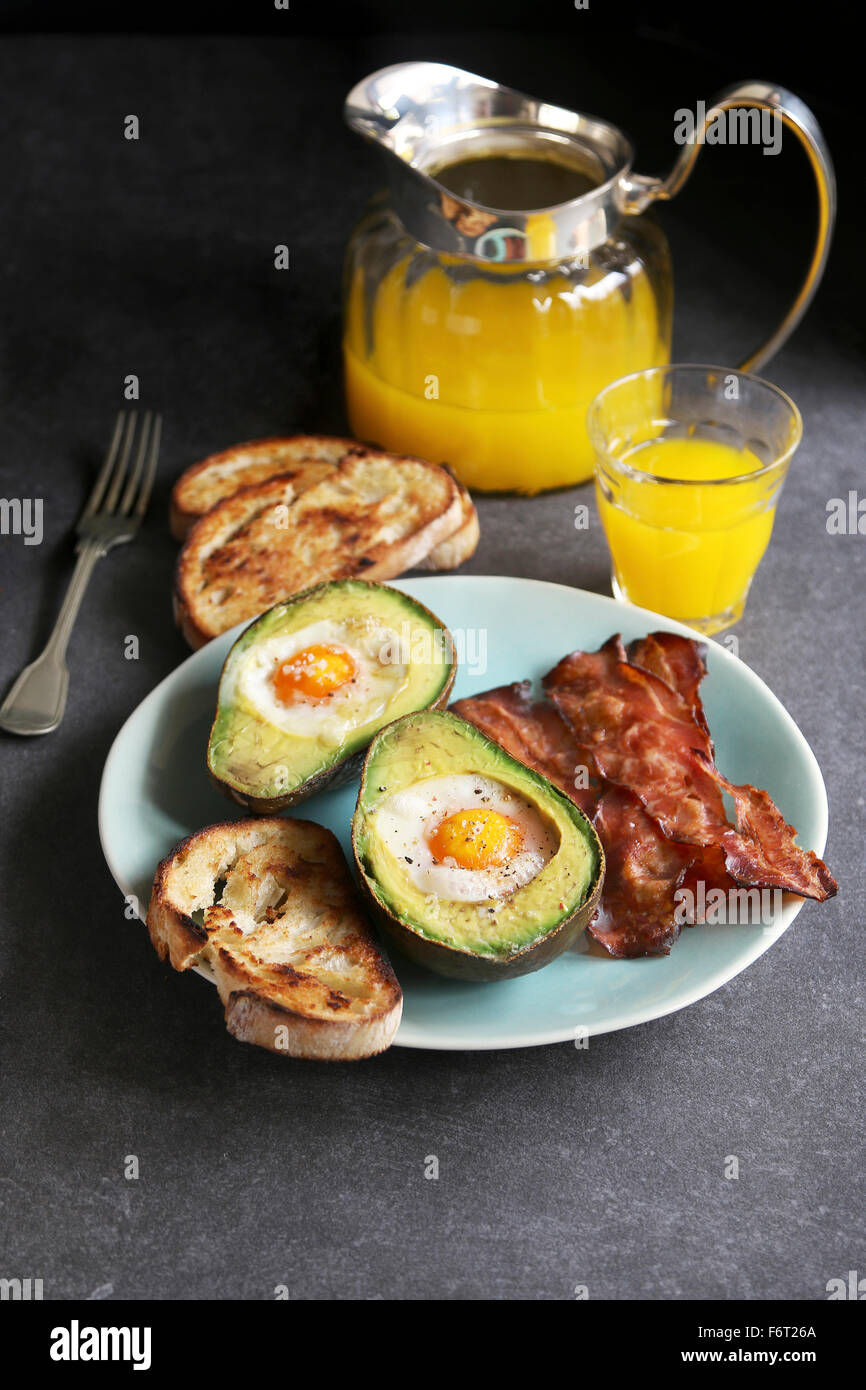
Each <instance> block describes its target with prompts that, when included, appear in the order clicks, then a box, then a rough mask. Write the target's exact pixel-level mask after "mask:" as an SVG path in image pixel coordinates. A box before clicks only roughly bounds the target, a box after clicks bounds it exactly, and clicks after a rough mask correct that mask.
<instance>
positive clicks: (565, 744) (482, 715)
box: [451, 681, 602, 818]
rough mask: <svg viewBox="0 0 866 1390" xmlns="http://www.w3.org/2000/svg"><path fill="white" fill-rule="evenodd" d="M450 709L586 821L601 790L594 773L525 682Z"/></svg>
mask: <svg viewBox="0 0 866 1390" xmlns="http://www.w3.org/2000/svg"><path fill="white" fill-rule="evenodd" d="M451 709H452V710H453V712H454V713H455V714H459V715H462V717H463V718H464V719H468V721H469V723H470V724H474V725H475V727H476V728H477V729H480V730H481V732H482V733H483V734H486V735H487V737H488V738H492V739H493V741H494V743H498V744H499V746H500V748H504V749H505V751H506V753H510V754H511V756H512V758H516V759H517V761H518V762H521V763H526V765H527V767H532V768H534V769H535V771H536V772H540V773H541V775H542V776H543V777H546V778H547V780H548V781H549V782H552V783H553V785H554V786H555V787H559V789H560V791H563V792H565V794H566V796H569V797H571V800H572V801H573V802H574V803H575V805H577V806H579V807H580V809H581V811H583V813H584V815H585V816H589V817H590V818H591V817H592V815H593V813H594V811H595V808H596V805H597V803H598V798H599V796H600V795H601V791H602V781H601V778H600V777H599V775H598V770H597V768H596V767H595V764H594V762H592V760H591V759H589V760H587V757H585V756H581V751H580V749H579V747H578V745H577V742H576V740H575V737H574V734H573V733H572V731H571V729H570V728H569V727H568V725H567V724H566V722H565V720H564V719H563V718H562V716H561V715H560V714H559V713H558V711H557V710H556V709H554V707H553V705H551V704H550V703H549V702H548V701H547V700H533V698H532V687H531V684H530V682H529V681H515V682H514V684H513V685H501V686H499V687H498V688H497V689H495V690H486V691H485V692H484V694H483V695H472V696H468V697H467V698H466V699H463V700H455V702H454V704H453V705H452V706H451ZM584 782H585V783H586V785H585V786H584V785H583V783H584Z"/></svg>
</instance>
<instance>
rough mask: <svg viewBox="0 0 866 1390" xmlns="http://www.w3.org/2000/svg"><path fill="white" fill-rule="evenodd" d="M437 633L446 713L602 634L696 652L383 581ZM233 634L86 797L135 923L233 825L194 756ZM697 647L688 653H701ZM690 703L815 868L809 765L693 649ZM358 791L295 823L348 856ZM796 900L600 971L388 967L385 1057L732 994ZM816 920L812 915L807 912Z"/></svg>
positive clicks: (634, 622)
mask: <svg viewBox="0 0 866 1390" xmlns="http://www.w3.org/2000/svg"><path fill="white" fill-rule="evenodd" d="M393 587H395V588H399V589H402V590H404V591H405V592H406V593H408V594H410V595H411V596H412V597H414V598H416V599H418V600H420V602H422V603H424V604H426V605H427V607H429V608H430V609H432V611H433V612H434V613H435V614H436V615H437V616H438V617H439V618H441V619H442V621H443V622H444V623H445V624H446V625H447V626H448V627H449V628H450V629H451V632H452V633H453V635H454V638H455V642H456V646H457V652H458V657H459V660H460V664H459V668H458V674H457V680H456V683H455V686H454V690H453V693H452V699H458V698H461V697H463V696H469V695H476V694H480V693H481V692H482V691H484V690H488V689H490V688H491V687H493V686H497V685H502V684H504V683H506V682H510V681H514V680H520V679H524V678H528V677H532V678H533V679H534V680H538V679H539V678H540V677H541V676H542V675H543V674H544V672H546V671H548V670H549V669H550V668H551V667H552V666H553V665H555V663H556V662H557V661H559V659H560V658H561V657H562V656H563V655H564V654H565V653H566V652H569V651H571V650H572V649H574V648H577V647H580V648H583V649H586V650H592V649H594V648H596V647H598V646H600V645H601V644H602V643H603V642H605V641H606V640H607V639H608V638H609V637H610V636H611V634H612V633H614V632H621V633H622V634H623V637H624V639H625V640H626V641H630V640H631V639H632V638H635V637H640V636H643V635H644V634H645V633H647V632H651V631H654V630H657V629H659V628H664V629H667V630H668V631H672V632H680V633H683V634H685V635H686V636H689V637H699V634H697V633H694V632H693V631H692V630H691V629H689V628H687V627H684V626H683V625H682V624H681V623H676V622H674V621H672V620H671V619H668V618H661V617H659V616H658V615H657V614H653V613H649V612H647V611H646V610H645V609H641V608H635V607H633V606H631V605H630V604H627V603H622V602H618V601H616V600H614V599H611V598H606V597H604V596H602V595H600V594H593V593H587V592H585V591H583V590H580V589H571V588H567V587H565V586H563V585H558V584H549V583H545V582H543V581H540V580H531V579H515V578H506V577H500V576H474V575H471V576H470V575H440V576H434V577H426V578H421V579H406V580H396V581H395V582H394V585H393ZM244 626H245V624H241V625H240V626H239V627H238V628H235V629H233V630H232V631H231V632H226V633H224V634H223V635H222V636H220V637H218V638H216V639H215V640H214V641H212V642H210V643H208V645H207V646H205V647H204V648H202V650H201V651H198V652H195V653H194V654H193V655H192V656H190V657H188V658H187V660H186V661H184V662H183V663H182V664H181V665H180V666H179V667H178V668H177V670H175V671H173V672H172V673H171V674H170V675H169V676H167V677H166V678H165V680H163V681H162V682H161V683H160V684H159V685H158V686H157V687H156V688H155V689H154V690H152V691H151V693H150V694H149V695H148V696H147V697H146V698H145V699H144V700H143V701H142V702H141V704H140V705H139V706H138V708H137V709H136V710H135V711H134V712H133V713H132V714H131V715H130V717H129V719H127V721H126V723H125V724H124V725H123V728H122V729H121V730H120V732H119V734H118V735H117V737H116V739H115V740H114V743H113V745H112V747H111V750H110V752H109V755H108V758H107V760H106V763H105V768H104V771H103V775H102V784H101V788H100V795H99V834H100V840H101V843H102V849H103V853H104V855H105V858H106V861H107V863H108V867H109V869H110V870H111V873H112V875H113V877H114V880H115V882H116V883H117V885H118V887H119V888H120V890H121V892H122V893H123V894H124V896H126V897H127V898H128V899H129V900H130V901H132V902H133V903H134V905H135V907H136V910H137V911H138V915H139V916H140V917H141V918H142V919H143V918H144V917H145V915H146V913H147V904H148V899H149V895H150V887H151V882H152V879H153V872H154V869H155V867H156V865H157V863H158V862H159V861H160V860H161V859H162V858H163V857H164V856H165V855H166V854H168V853H169V851H170V850H171V849H172V848H173V847H174V846H175V845H176V844H177V843H178V841H179V840H181V839H183V838H184V837H185V836H187V835H189V834H191V833H192V832H193V831H195V830H199V829H200V828H201V827H203V826H206V825H209V824H212V823H213V822H215V821H224V820H239V819H241V818H242V817H243V815H244V812H243V810H242V808H241V807H239V806H236V805H233V804H231V803H230V802H229V801H227V800H226V799H225V798H224V797H223V796H222V795H221V794H220V792H219V791H218V789H217V788H216V787H215V786H214V785H213V784H212V783H211V782H210V780H209V778H208V775H207V772H206V770H205V750H206V747H207V739H208V732H209V729H210V724H211V721H212V719H213V713H214V708H215V703H216V691H217V684H218V681H219V675H220V670H221V668H222V664H223V661H224V660H225V657H226V654H227V653H228V650H229V648H230V646H231V645H232V643H233V641H234V640H235V638H236V637H237V636H238V634H239V632H241V631H242V630H243V627H244ZM701 640H703V639H701ZM707 646H708V658H707V662H708V669H709V674H708V676H707V678H706V680H705V682H704V685H703V687H702V692H701V693H702V696H703V699H704V705H705V708H706V712H707V717H708V720H709V724H710V728H711V729H712V731H713V737H714V740H715V746H716V758H717V762H718V765H719V767H720V768H721V769H722V771H723V772H724V773H725V774H726V776H727V777H728V778H730V779H731V780H732V781H733V782H750V783H753V784H754V785H756V786H759V787H765V788H766V789H767V791H769V793H770V795H771V796H772V797H773V799H774V801H775V802H776V804H777V805H778V807H779V809H780V810H781V812H782V813H783V815H784V816H785V819H786V820H787V821H789V822H790V823H791V824H793V825H795V826H796V827H797V830H798V832H799V834H798V839H799V842H800V844H801V845H803V846H804V847H806V848H808V849H812V850H814V851H815V852H816V853H817V854H821V853H822V852H823V849H824V844H825V841H826V837H827V796H826V792H825V789H824V783H823V779H822V777H821V772H820V769H819V767H818V764H817V762H816V760H815V756H814V754H813V753H812V750H811V749H810V747H809V745H808V744H807V742H806V740H805V739H804V737H803V735H802V734H801V733H800V730H799V729H798V728H797V725H796V724H795V723H794V721H793V719H792V718H791V716H790V715H789V714H788V713H787V711H786V710H785V709H784V707H783V706H782V705H781V704H780V702H779V701H778V700H777V699H776V697H775V696H774V695H773V694H772V693H771V691H770V690H768V688H767V686H766V685H764V683H763V681H761V680H760V679H759V678H758V676H756V675H755V674H754V672H753V671H751V670H750V669H749V668H748V666H746V665H745V664H744V663H743V662H742V661H740V660H739V659H738V658H737V657H735V656H734V655H733V654H732V653H731V652H729V651H728V650H727V649H726V648H724V647H722V646H720V645H718V644H717V643H714V642H708V643H707ZM356 795H357V783H356V782H353V783H352V784H351V785H349V786H345V787H342V788H340V789H338V790H330V791H326V792H323V793H321V794H319V795H318V796H315V797H311V798H310V800H308V801H305V802H303V803H302V804H301V805H300V806H298V807H297V808H296V812H297V814H298V815H299V816H301V817H302V818H303V819H306V820H314V821H318V822H320V823H321V824H323V825H325V826H327V827H328V828H329V829H331V830H333V831H334V833H335V834H336V835H337V837H338V838H339V840H340V841H341V843H342V845H343V848H344V849H345V850H346V852H347V853H348V854H349V855H351V849H350V843H349V830H350V823H351V818H352V812H353V809H354V805H355V799H356ZM802 905H803V904H802V900H801V899H798V898H793V897H792V896H790V895H787V894H786V895H785V898H784V901H783V906H782V907H781V909H780V910H779V911H778V912H776V913H775V915H774V916H773V917H772V919H771V920H770V921H769V923H768V924H766V925H747V924H737V925H731V924H728V925H724V926H722V925H718V926H715V925H713V926H711V925H704V926H700V927H696V928H693V929H689V930H685V931H684V932H683V934H682V936H681V937H680V940H679V941H678V942H677V943H676V945H675V946H674V948H673V950H672V952H671V954H670V955H669V956H662V957H651V958H644V959H639V960H614V959H612V958H610V957H608V956H606V955H604V954H602V953H601V952H600V948H598V947H594V946H593V945H592V944H591V943H590V942H589V940H588V939H587V938H586V937H585V936H584V937H582V938H581V941H580V943H579V945H578V946H577V947H576V948H574V949H572V950H571V951H569V952H566V953H565V954H564V955H562V956H560V957H559V958H558V959H556V960H554V961H553V962H552V963H551V964H549V965H548V966H546V967H545V968H544V969H543V970H539V971H538V972H537V973H535V974H532V975H528V976H525V977H523V978H520V979H515V980H506V981H500V982H496V983H494V984H490V983H469V982H466V981H453V980H448V979H443V978H441V977H439V976H437V975H433V974H429V973H427V972H426V971H424V970H422V969H421V968H420V967H418V966H415V965H412V964H410V963H409V962H408V961H405V960H403V959H402V958H400V957H397V956H394V958H393V963H394V966H395V969H396V971H397V974H398V977H399V979H400V983H401V985H402V987H403V992H404V1007H403V1018H402V1022H401V1024H400V1028H399V1031H398V1033H397V1036H396V1039H395V1045H397V1046H403V1047H419V1048H430V1049H441V1050H449V1051H457V1050H483V1049H490V1048H511V1047H533V1046H537V1045H539V1044H543V1043H554V1042H565V1041H574V1040H576V1039H583V1038H586V1037H589V1036H592V1035H593V1034H598V1033H607V1032H611V1031H613V1030H615V1029H619V1028H628V1027H632V1026H633V1025H634V1024H638V1023H646V1022H648V1021H649V1020H650V1019H654V1018H661V1017H663V1016H664V1015H665V1014H670V1013H673V1012H675V1011H676V1010H678V1009H682V1008H685V1007H686V1006H687V1005H689V1004H693V1003H695V1002H696V1001H697V1000H699V999H702V998H704V997H705V996H706V995H708V994H710V993H712V991H713V990H715V989H718V988H719V987H720V986H721V985H723V984H725V983H726V982H727V981H728V980H731V979H733V977H734V976H736V975H738V974H739V973H740V971H742V970H744V969H745V968H746V966H748V965H750V964H751V962H752V961H754V960H756V959H757V958H758V956H760V955H762V954H763V953H764V951H766V950H767V949H768V948H769V947H770V946H771V945H772V944H773V942H774V941H776V940H778V938H779V937H780V936H781V935H782V933H783V932H784V931H786V930H787V928H788V927H789V926H790V925H791V923H792V922H793V920H794V918H795V917H796V915H797V913H798V912H799V910H800V908H801V907H802ZM815 910H816V909H814V908H813V909H812V911H815Z"/></svg>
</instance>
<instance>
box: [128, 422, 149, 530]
mask: <svg viewBox="0 0 866 1390" xmlns="http://www.w3.org/2000/svg"><path fill="white" fill-rule="evenodd" d="M152 418H153V413H152V411H150V410H148V411H147V413H146V414H145V417H144V422H143V424H142V427H141V439H140V440H139V444H138V451H137V453H136V456H135V466H134V468H133V469H132V472H131V473H130V475H129V481H128V482H127V484H126V487H125V488H124V490H123V500H122V501H121V503H120V515H121V516H128V515H129V511H130V508H131V507H132V503H133V499H134V497H135V493H136V490H137V488H138V484H139V479H140V478H141V470H142V468H143V467H144V459H145V455H146V454H147V446H148V442H149V439H150V423H151V420H152Z"/></svg>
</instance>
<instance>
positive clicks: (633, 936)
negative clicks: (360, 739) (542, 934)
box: [589, 787, 694, 958]
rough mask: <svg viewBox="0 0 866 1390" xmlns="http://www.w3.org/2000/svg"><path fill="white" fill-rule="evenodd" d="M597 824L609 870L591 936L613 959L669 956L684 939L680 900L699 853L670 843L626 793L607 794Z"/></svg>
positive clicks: (617, 790) (614, 790)
mask: <svg viewBox="0 0 866 1390" xmlns="http://www.w3.org/2000/svg"><path fill="white" fill-rule="evenodd" d="M593 824H594V825H595V828H596V830H597V831H598V836H599V839H600V840H601V842H602V844H603V846H604V853H605V862H606V867H605V879H604V889H603V892H602V897H601V903H600V904H599V909H598V912H597V913H596V915H595V917H594V918H593V920H592V922H591V924H590V927H589V931H590V934H591V935H592V936H593V937H595V940H596V941H598V942H599V943H600V944H601V945H602V946H604V947H605V949H606V950H608V951H609V952H610V954H611V955H612V956H619V957H625V958H629V957H634V956H666V955H667V954H668V952H669V951H670V949H671V946H672V945H673V943H674V942H675V941H676V939H677V937H678V936H679V934H680V925H679V922H678V920H677V918H678V914H677V901H676V898H675V896H674V894H675V893H676V890H677V888H678V887H679V886H680V885H681V884H682V883H683V880H684V878H685V876H686V873H687V871H688V869H689V865H690V864H691V861H692V857H693V854H694V851H693V850H691V849H690V847H689V846H687V845H677V844H674V842H673V841H672V840H666V839H665V837H664V835H662V833H661V831H660V829H659V826H658V822H657V821H654V820H652V819H651V817H650V816H648V815H647V813H646V811H645V810H644V809H643V807H642V806H641V804H640V802H639V801H638V799H637V797H635V796H632V794H631V792H629V791H626V790H625V789H624V788H622V787H609V788H608V790H607V791H605V792H604V794H603V795H602V797H601V800H600V801H599V804H598V810H597V811H596V813H595V818H594V821H593Z"/></svg>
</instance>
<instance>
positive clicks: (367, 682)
mask: <svg viewBox="0 0 866 1390" xmlns="http://www.w3.org/2000/svg"><path fill="white" fill-rule="evenodd" d="M318 645H325V646H333V647H339V648H342V649H343V650H344V651H347V652H348V653H349V654H350V656H351V657H352V659H353V661H354V663H355V675H354V677H353V679H352V680H350V681H347V682H346V684H345V685H342V686H338V688H337V689H336V690H334V691H332V693H331V694H330V695H328V696H326V697H324V698H322V697H319V698H314V697H310V696H303V695H299V696H298V698H297V699H296V700H294V701H293V702H292V703H291V704H288V705H286V704H283V703H282V702H281V701H279V700H278V699H277V697H276V693H275V691H274V686H273V675H274V671H275V670H276V669H277V667H278V666H279V665H282V663H283V662H286V661H291V659H292V657H293V656H296V655H297V653H298V652H301V651H303V650H304V648H305V647H312V646H318ZM398 650H399V635H398V634H397V633H396V632H395V631H394V630H393V629H392V628H390V627H388V626H387V625H386V624H384V623H381V622H379V621H378V620H377V619H375V618H353V619H351V620H348V621H345V622H339V621H336V620H333V619H322V620H321V621H320V622H316V623H309V624H308V625H307V626H306V627H303V628H298V629H297V631H295V632H284V633H275V634H274V636H273V637H269V638H265V639H264V640H263V641H260V642H256V643H254V644H253V646H252V647H251V648H250V650H249V652H248V653H247V654H246V656H245V659H244V660H243V662H242V663H241V665H240V667H239V669H238V672H237V694H238V695H239V696H240V697H242V698H243V700H244V701H245V702H246V703H247V704H248V705H251V706H252V707H253V709H255V710H256V712H257V713H258V714H259V715H260V716H261V717H262V718H263V719H266V720H267V721H268V722H269V723H270V724H275V725H276V726H277V728H279V729H282V730H284V731H285V732H286V733H289V734H295V735H297V736H298V737H299V738H315V739H318V740H320V741H321V742H323V743H327V744H330V745H334V746H338V745H339V744H341V743H343V742H344V740H345V739H346V737H347V735H348V734H350V733H351V732H352V730H353V729H357V728H358V727H360V726H361V725H362V724H366V723H369V722H370V721H372V720H375V719H379V718H380V717H381V716H382V715H383V714H384V712H385V710H386V708H387V706H388V704H389V702H390V701H391V700H392V699H393V698H394V696H395V695H396V694H397V693H398V692H399V691H401V690H402V689H403V688H404V686H405V685H406V681H407V679H408V670H409V668H408V665H407V664H406V663H404V662H401V661H396V660H394V659H393V654H394V652H396V651H398Z"/></svg>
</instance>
